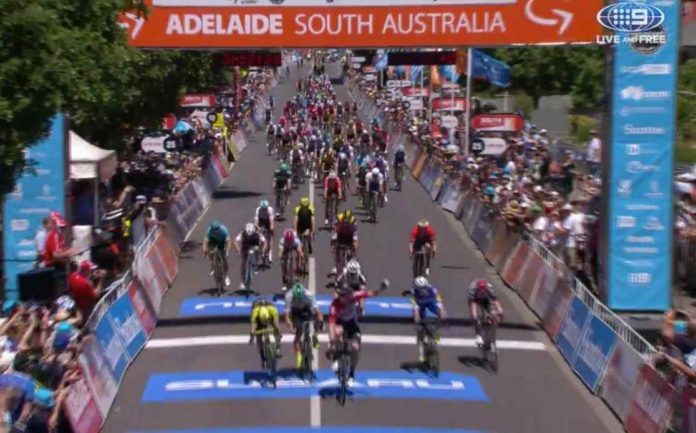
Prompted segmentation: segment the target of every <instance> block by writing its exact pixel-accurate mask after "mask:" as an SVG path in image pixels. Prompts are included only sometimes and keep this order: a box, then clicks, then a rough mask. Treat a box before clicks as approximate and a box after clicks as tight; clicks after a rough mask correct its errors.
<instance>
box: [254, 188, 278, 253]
mask: <svg viewBox="0 0 696 433" xmlns="http://www.w3.org/2000/svg"><path fill="white" fill-rule="evenodd" d="M254 224H255V225H256V227H258V228H259V230H260V231H261V233H264V237H266V238H267V240H268V242H267V243H266V248H265V249H264V251H263V254H264V255H267V256H268V262H269V263H273V251H272V248H271V245H272V244H273V230H274V229H275V218H273V208H272V207H271V206H270V204H269V203H268V200H261V201H260V202H259V207H257V208H256V213H255V215H254Z"/></svg>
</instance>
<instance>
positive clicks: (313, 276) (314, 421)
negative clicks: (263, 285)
mask: <svg viewBox="0 0 696 433" xmlns="http://www.w3.org/2000/svg"><path fill="white" fill-rule="evenodd" d="M309 203H310V204H311V205H312V207H314V180H313V179H311V178H310V179H309ZM305 254H307V252H306V251H305ZM308 284H309V291H310V292H312V294H313V295H315V296H316V294H317V263H316V259H315V258H314V257H310V258H309V282H308ZM315 332H316V330H315ZM312 370H314V371H317V370H319V351H318V350H317V349H312ZM309 425H310V426H312V427H313V428H317V427H320V426H321V400H320V399H319V396H318V395H313V396H311V397H310V398H309Z"/></svg>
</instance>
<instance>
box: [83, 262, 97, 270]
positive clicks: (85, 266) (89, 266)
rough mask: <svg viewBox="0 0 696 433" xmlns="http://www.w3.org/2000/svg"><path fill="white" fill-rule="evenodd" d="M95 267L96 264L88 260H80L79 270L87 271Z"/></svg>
mask: <svg viewBox="0 0 696 433" xmlns="http://www.w3.org/2000/svg"><path fill="white" fill-rule="evenodd" d="M95 269H97V265H95V264H94V263H92V262H90V261H89V260H83V261H81V262H80V272H82V273H87V272H90V271H93V270H95Z"/></svg>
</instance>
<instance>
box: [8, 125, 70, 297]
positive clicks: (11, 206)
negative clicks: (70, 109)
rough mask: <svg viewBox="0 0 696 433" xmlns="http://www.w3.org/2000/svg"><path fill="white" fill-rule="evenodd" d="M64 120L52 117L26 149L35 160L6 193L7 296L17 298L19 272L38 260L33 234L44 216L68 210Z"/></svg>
mask: <svg viewBox="0 0 696 433" xmlns="http://www.w3.org/2000/svg"><path fill="white" fill-rule="evenodd" d="M64 148H65V121H64V119H63V115H58V116H56V118H55V119H54V120H53V124H52V125H51V132H50V133H49V135H48V137H47V138H46V139H44V140H41V141H39V142H38V143H36V144H35V145H33V146H29V147H27V148H26V150H25V158H26V160H27V161H28V162H30V163H32V164H33V166H32V167H31V169H29V170H27V172H26V173H24V174H23V175H22V176H21V177H20V178H19V179H17V185H16V186H15V190H14V192H12V193H10V194H7V195H6V196H5V201H4V207H3V215H4V218H3V221H4V223H3V237H4V242H3V244H4V245H3V248H4V251H5V297H6V299H17V298H18V291H17V290H18V287H17V275H19V274H21V273H23V272H26V271H29V270H31V269H32V268H33V266H34V263H35V261H36V245H35V243H34V237H35V236H36V232H37V230H38V229H39V227H41V220H42V219H43V218H45V217H47V216H48V215H49V214H50V213H51V212H52V211H57V212H60V213H61V214H62V215H64V213H65V209H64V199H65V187H64V184H65V168H64Z"/></svg>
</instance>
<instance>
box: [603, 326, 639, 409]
mask: <svg viewBox="0 0 696 433" xmlns="http://www.w3.org/2000/svg"><path fill="white" fill-rule="evenodd" d="M643 364H645V360H643V358H642V357H641V356H640V354H639V353H638V352H636V351H635V349H633V348H632V347H631V346H630V345H629V344H628V343H626V342H625V341H623V340H621V339H617V341H616V347H615V348H614V353H613V354H612V355H611V358H609V363H608V364H607V368H606V371H605V372H604V377H603V378H602V387H601V393H600V395H601V397H602V398H603V399H604V401H605V402H607V404H608V405H609V406H610V407H611V408H612V409H613V410H614V412H616V414H617V415H618V417H619V419H621V420H622V421H624V420H625V419H626V416H627V415H628V409H629V407H630V405H631V398H632V397H633V388H634V387H635V385H636V381H637V380H638V376H639V375H640V369H641V366H642V365H643Z"/></svg>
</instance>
